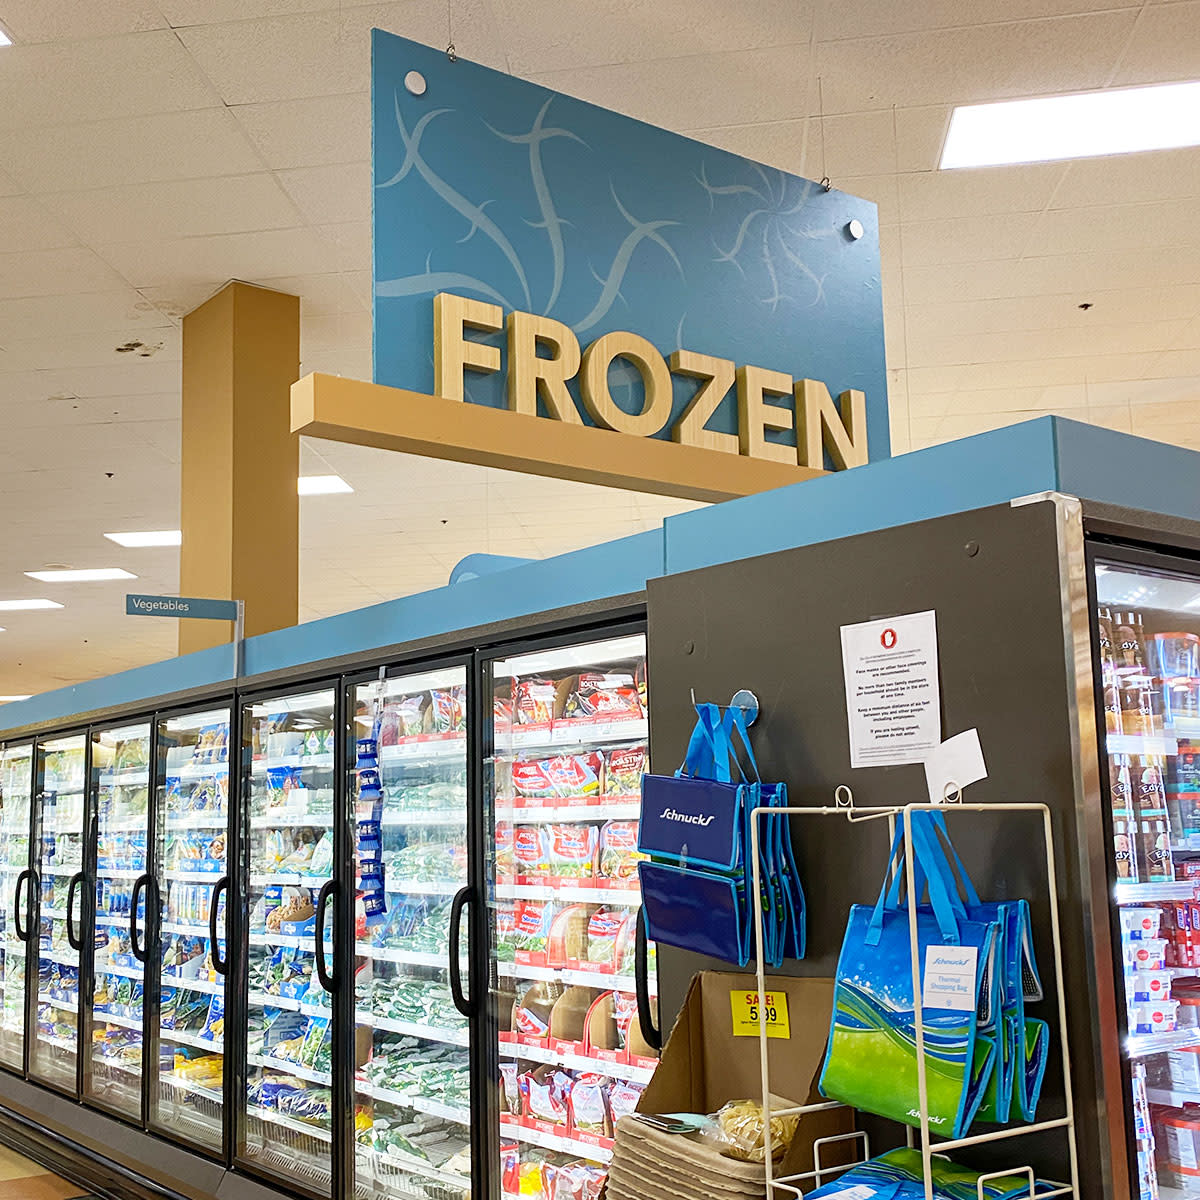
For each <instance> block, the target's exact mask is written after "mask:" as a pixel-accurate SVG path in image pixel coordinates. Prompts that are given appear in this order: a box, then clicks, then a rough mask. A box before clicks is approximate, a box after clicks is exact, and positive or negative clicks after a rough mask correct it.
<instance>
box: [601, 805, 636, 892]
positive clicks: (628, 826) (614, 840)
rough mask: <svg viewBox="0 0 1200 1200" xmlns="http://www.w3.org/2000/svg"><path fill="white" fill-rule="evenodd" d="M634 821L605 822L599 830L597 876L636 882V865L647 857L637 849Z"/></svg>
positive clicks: (631, 882)
mask: <svg viewBox="0 0 1200 1200" xmlns="http://www.w3.org/2000/svg"><path fill="white" fill-rule="evenodd" d="M637 839H638V823H637V822H636V821H607V822H606V823H605V824H604V825H603V826H601V828H600V853H599V866H598V869H597V872H596V873H597V874H598V875H600V876H602V877H603V878H605V879H622V880H627V881H628V882H629V883H630V884H631V885H632V884H634V883H636V881H637V865H638V863H639V862H641V861H642V860H644V859H645V858H646V857H647V856H646V855H645V854H641V853H639V851H638V848H637Z"/></svg>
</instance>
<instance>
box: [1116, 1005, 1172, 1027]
mask: <svg viewBox="0 0 1200 1200" xmlns="http://www.w3.org/2000/svg"><path fill="white" fill-rule="evenodd" d="M1127 1007H1128V1010H1129V1032H1130V1033H1172V1032H1173V1031H1174V1030H1175V1028H1176V1019H1175V1018H1176V1013H1177V1012H1178V1009H1179V1001H1178V1000H1152V1001H1150V1002H1149V1003H1146V1002H1144V1001H1136V1002H1134V1003H1132V1004H1129V1005H1128V1006H1127Z"/></svg>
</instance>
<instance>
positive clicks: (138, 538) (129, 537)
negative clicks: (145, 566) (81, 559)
mask: <svg viewBox="0 0 1200 1200" xmlns="http://www.w3.org/2000/svg"><path fill="white" fill-rule="evenodd" d="M104 536H105V537H106V538H108V540H109V541H110V542H116V543H117V545H118V546H125V547H128V548H129V549H132V550H140V549H142V548H143V547H145V546H181V545H183V531H182V530H180V529H157V530H151V531H148V532H146V533H106V534H105V535H104Z"/></svg>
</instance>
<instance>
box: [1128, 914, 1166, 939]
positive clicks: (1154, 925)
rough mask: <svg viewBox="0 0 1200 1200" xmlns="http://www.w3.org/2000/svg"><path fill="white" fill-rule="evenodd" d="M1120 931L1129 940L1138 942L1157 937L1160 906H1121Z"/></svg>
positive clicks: (1160, 916)
mask: <svg viewBox="0 0 1200 1200" xmlns="http://www.w3.org/2000/svg"><path fill="white" fill-rule="evenodd" d="M1120 914H1121V932H1122V933H1123V934H1124V935H1125V937H1127V938H1128V939H1129V940H1130V941H1134V942H1140V941H1145V940H1147V939H1150V938H1156V937H1158V930H1159V926H1160V925H1161V923H1162V916H1163V914H1162V909H1160V908H1122V909H1121V910H1120Z"/></svg>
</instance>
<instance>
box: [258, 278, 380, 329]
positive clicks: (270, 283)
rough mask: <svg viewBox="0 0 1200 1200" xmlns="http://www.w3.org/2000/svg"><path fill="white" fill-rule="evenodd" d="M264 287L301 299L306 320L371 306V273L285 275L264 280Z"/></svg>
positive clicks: (359, 310) (303, 315)
mask: <svg viewBox="0 0 1200 1200" xmlns="http://www.w3.org/2000/svg"><path fill="white" fill-rule="evenodd" d="M259 282H260V283H261V284H262V285H263V286H264V287H269V288H273V289H274V290H275V291H277V292H287V293H288V295H290V296H299V297H300V315H301V316H302V317H328V316H335V315H336V314H338V313H357V312H362V311H363V310H364V309H369V308H370V306H371V272H370V269H369V268H368V269H367V270H366V271H359V272H350V271H346V272H338V273H336V274H329V275H290V276H289V275H283V276H280V277H279V278H278V279H260V280H259Z"/></svg>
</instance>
